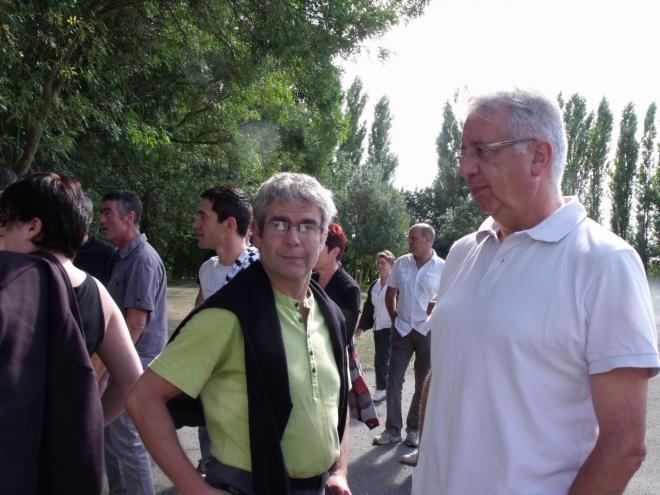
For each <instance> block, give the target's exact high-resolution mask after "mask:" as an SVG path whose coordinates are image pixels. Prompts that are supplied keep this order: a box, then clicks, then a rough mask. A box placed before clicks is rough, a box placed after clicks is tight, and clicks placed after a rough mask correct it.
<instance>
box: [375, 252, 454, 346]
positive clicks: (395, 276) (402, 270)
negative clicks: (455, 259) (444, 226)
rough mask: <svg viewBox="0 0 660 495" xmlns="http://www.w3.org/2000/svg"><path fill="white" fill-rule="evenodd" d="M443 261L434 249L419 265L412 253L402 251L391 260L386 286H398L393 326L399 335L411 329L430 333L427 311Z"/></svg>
mask: <svg viewBox="0 0 660 495" xmlns="http://www.w3.org/2000/svg"><path fill="white" fill-rule="evenodd" d="M444 264H445V262H444V260H443V259H442V258H440V257H439V256H438V255H437V254H435V251H433V256H432V257H431V259H430V260H429V261H427V262H426V263H424V265H422V267H421V268H417V263H415V257H414V256H413V255H412V254H405V255H403V256H401V257H399V258H398V259H397V260H396V262H395V263H394V267H393V268H392V273H390V276H389V277H388V278H387V286H388V287H394V288H396V289H399V302H398V304H397V307H396V314H397V316H396V318H395V320H394V326H395V327H396V329H397V331H398V332H399V334H400V335H401V336H402V337H405V336H406V335H408V334H409V333H410V332H411V331H412V330H417V331H418V332H419V333H421V334H422V335H426V334H427V333H429V326H428V323H427V321H426V320H427V317H428V315H427V314H426V310H427V308H428V305H429V302H430V301H431V300H432V299H433V298H435V296H436V294H437V293H438V284H439V282H440V274H442V267H443V265H444Z"/></svg>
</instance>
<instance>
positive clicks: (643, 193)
mask: <svg viewBox="0 0 660 495" xmlns="http://www.w3.org/2000/svg"><path fill="white" fill-rule="evenodd" d="M655 113H656V105H655V102H653V103H651V104H650V105H649V108H648V110H647V111H646V116H645V117H644V135H643V136H642V143H641V146H642V160H641V163H640V165H639V170H638V171H637V183H636V186H637V187H636V190H637V194H636V199H637V232H636V234H635V248H636V249H637V252H638V253H639V256H640V258H641V259H642V263H643V264H644V269H647V268H648V264H649V260H650V258H651V256H652V245H651V243H652V237H651V235H652V228H653V224H652V220H653V219H652V215H653V205H654V191H653V188H652V184H651V181H652V179H653V175H654V171H655V168H656V163H655V146H656V142H655V139H656V135H657V132H656V128H655Z"/></svg>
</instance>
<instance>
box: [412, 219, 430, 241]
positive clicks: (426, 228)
mask: <svg viewBox="0 0 660 495" xmlns="http://www.w3.org/2000/svg"><path fill="white" fill-rule="evenodd" d="M412 229H419V230H421V231H422V234H424V235H425V236H426V237H430V238H431V240H432V241H433V240H435V229H434V228H433V227H431V226H430V225H429V224H428V223H416V224H415V225H413V226H412V227H410V230H412ZM410 230H409V232H410Z"/></svg>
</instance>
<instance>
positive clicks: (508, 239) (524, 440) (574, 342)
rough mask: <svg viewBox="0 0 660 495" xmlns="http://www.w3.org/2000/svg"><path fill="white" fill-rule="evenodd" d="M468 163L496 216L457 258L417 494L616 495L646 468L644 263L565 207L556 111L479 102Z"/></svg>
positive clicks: (438, 331) (465, 167)
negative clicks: (641, 467)
mask: <svg viewBox="0 0 660 495" xmlns="http://www.w3.org/2000/svg"><path fill="white" fill-rule="evenodd" d="M459 159H460V160H459V161H460V173H461V175H462V176H463V177H464V178H465V179H466V181H467V183H468V186H469V189H470V192H471V194H472V197H473V198H474V200H475V201H476V202H477V205H478V206H479V209H480V210H481V211H483V212H484V213H487V214H489V215H490V218H488V219H487V220H486V221H485V222H484V223H483V224H482V225H481V227H480V228H479V230H478V231H477V232H475V233H473V234H470V235H468V236H466V237H464V238H462V239H460V240H458V241H457V242H456V243H455V244H454V246H453V247H452V248H451V250H450V251H449V254H448V256H447V263H446V265H445V269H444V273H443V275H442V281H441V283H440V289H439V293H438V304H437V306H436V308H435V310H434V312H433V315H432V316H431V318H430V320H429V323H430V326H431V328H432V331H433V345H432V350H431V356H432V368H433V379H432V381H431V385H430V392H429V395H428V403H427V407H426V414H425V418H426V421H425V422H424V435H423V438H422V442H421V445H420V449H419V465H418V467H417V470H416V471H415V473H414V475H413V493H414V494H417V495H426V494H428V493H442V494H443V495H465V494H470V495H472V494H485V493H489V494H506V495H529V494H532V493H533V494H535V495H557V494H560V493H561V494H570V495H578V494H587V493H589V494H599V495H615V494H617V495H618V494H621V493H623V491H624V489H625V487H626V484H627V483H628V480H629V479H630V478H631V476H632V475H633V474H634V473H635V471H636V470H637V468H638V467H639V466H640V464H641V462H642V461H643V459H644V455H645V446H644V430H645V417H646V394H647V382H648V379H649V377H650V376H653V375H654V374H656V373H657V371H658V367H659V366H660V362H659V361H658V351H657V335H656V330H655V323H654V315H653V310H652V307H651V300H650V294H649V288H648V284H647V281H646V277H645V275H644V269H643V268H642V264H641V262H640V260H639V257H638V256H637V253H635V251H634V250H633V249H632V248H631V247H630V246H629V245H628V244H626V242H625V241H623V240H622V239H620V238H618V237H617V236H615V235H614V234H613V233H612V232H610V231H609V230H607V229H606V228H604V227H602V226H601V225H599V224H597V223H596V222H594V221H592V220H590V219H588V218H587V216H586V212H585V210H584V208H583V207H582V205H581V204H580V202H579V201H578V199H577V198H575V197H562V196H561V192H560V187H559V185H560V184H561V176H562V170H563V166H564V163H565V159H566V137H565V131H564V126H563V123H562V118H561V112H560V110H559V108H558V107H557V105H556V103H555V102H554V101H552V100H549V99H547V98H544V97H542V96H540V95H537V94H535V93H530V92H526V91H513V92H503V93H496V94H495V95H489V96H486V97H482V98H479V99H477V100H475V102H474V103H473V104H472V106H471V108H470V112H469V115H468V118H467V120H466V121H465V126H464V128H463V137H462V141H461V149H460V152H459Z"/></svg>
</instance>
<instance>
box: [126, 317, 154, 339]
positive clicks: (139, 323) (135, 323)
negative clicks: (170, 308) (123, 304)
mask: <svg viewBox="0 0 660 495" xmlns="http://www.w3.org/2000/svg"><path fill="white" fill-rule="evenodd" d="M148 316H149V312H148V311H145V310H143V309H137V308H128V309H127V310H126V326H127V327H128V331H129V332H130V334H131V340H132V341H133V343H134V344H135V343H136V342H137V341H138V340H139V339H140V336H141V335H142V332H144V329H145V327H146V326H147V318H148Z"/></svg>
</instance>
